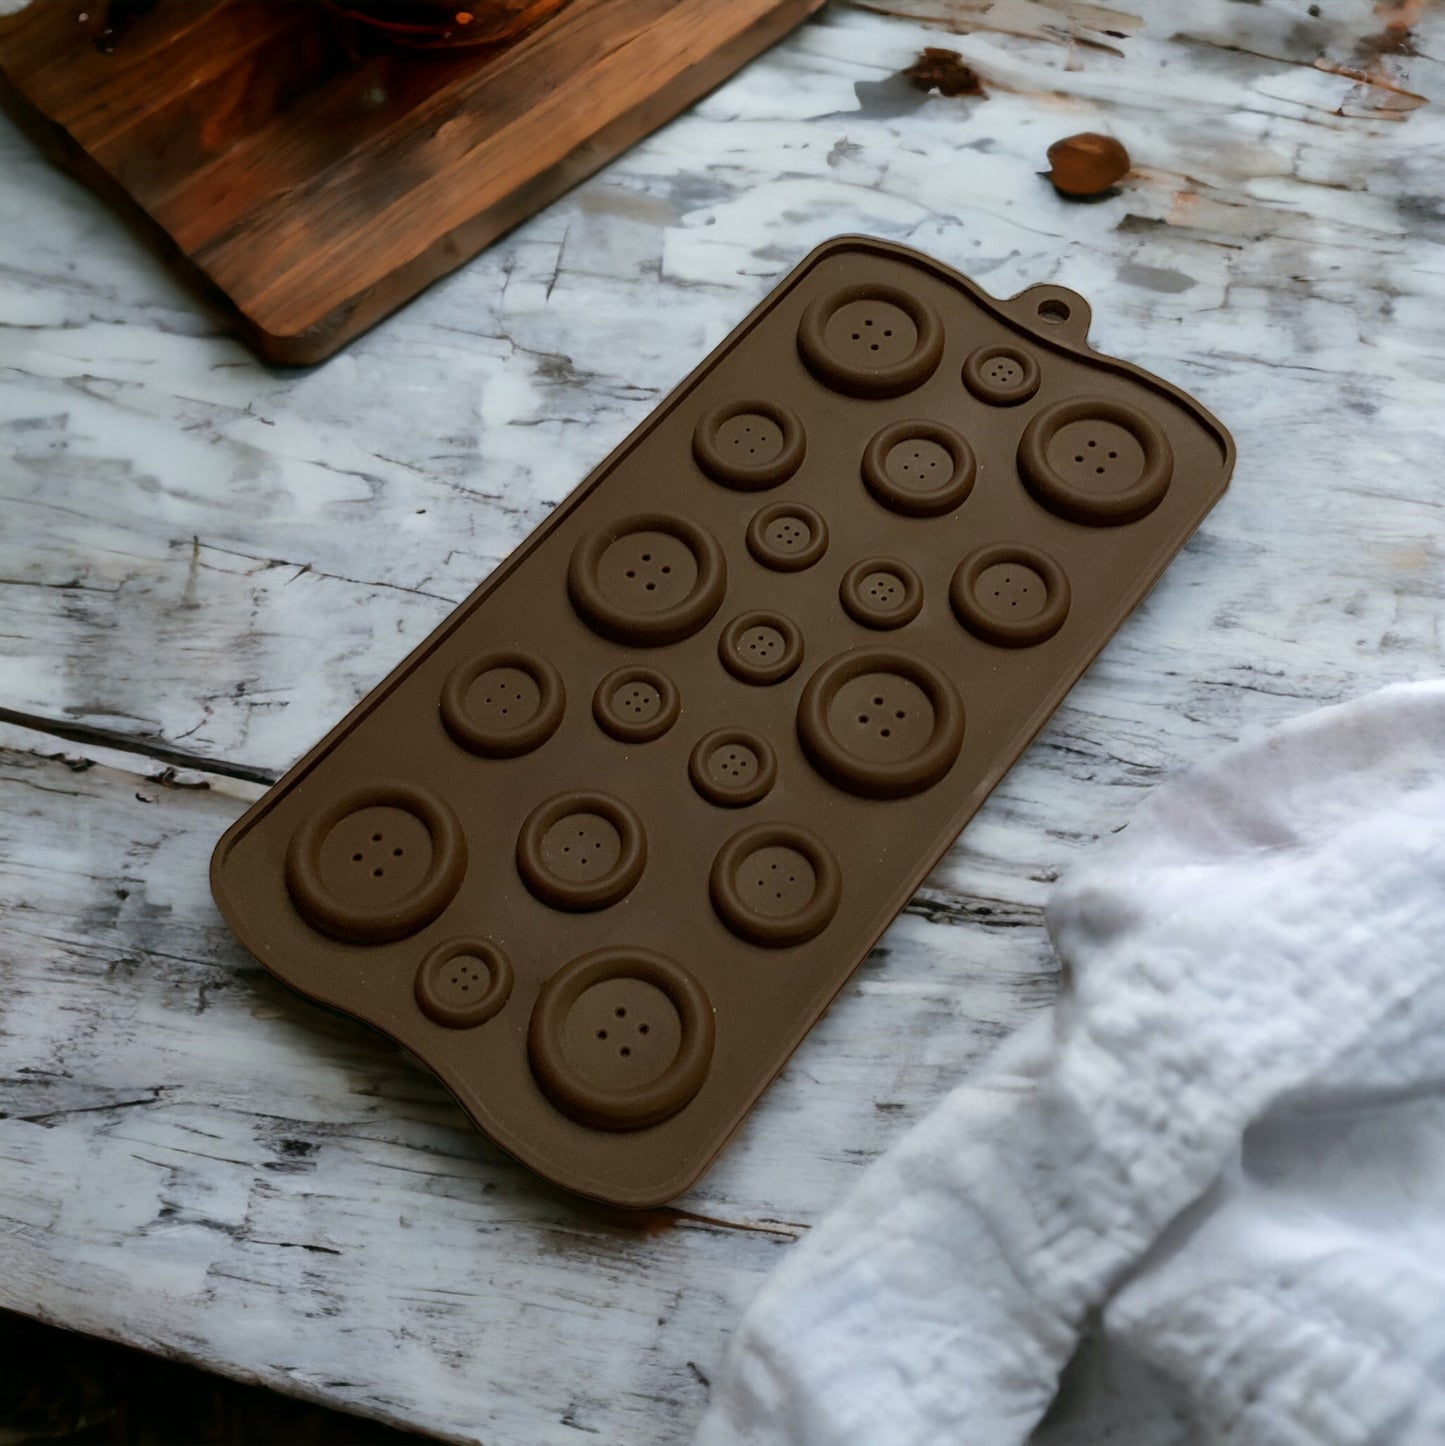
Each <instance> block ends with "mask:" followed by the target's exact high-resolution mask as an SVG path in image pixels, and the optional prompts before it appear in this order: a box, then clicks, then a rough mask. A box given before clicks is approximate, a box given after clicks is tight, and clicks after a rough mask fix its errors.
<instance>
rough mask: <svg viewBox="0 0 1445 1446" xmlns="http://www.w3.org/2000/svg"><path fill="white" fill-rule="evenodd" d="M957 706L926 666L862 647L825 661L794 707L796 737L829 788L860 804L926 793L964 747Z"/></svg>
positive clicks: (948, 685) (948, 688)
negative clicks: (834, 787)
mask: <svg viewBox="0 0 1445 1446" xmlns="http://www.w3.org/2000/svg"><path fill="white" fill-rule="evenodd" d="M963 728H964V714H963V703H962V701H961V700H960V699H959V696H958V693H957V692H956V690H955V689H954V686H953V684H952V683H950V682H949V681H948V679H947V678H946V677H945V676H944V675H943V674H942V673H941V672H939V670H938V669H937V668H935V667H934V666H933V665H932V664H931V663H927V662H925V661H924V660H923V659H922V658H916V657H913V656H912V655H911V654H908V653H900V652H893V651H890V650H887V649H883V648H860V649H857V650H856V651H854V652H850V653H843V654H840V655H839V656H838V657H836V658H832V659H830V660H829V661H828V662H826V663H824V664H823V666H822V667H821V668H819V669H818V671H817V672H816V673H814V674H813V676H812V677H811V678H810V679H809V680H808V684H807V686H806V687H805V688H804V689H803V695H802V697H801V698H800V699H799V701H798V738H799V740H800V742H801V743H802V745H803V751H804V752H805V753H806V754H807V755H808V759H809V761H810V762H811V763H812V764H813V766H814V767H815V768H816V769H817V770H818V771H819V772H820V773H821V774H822V775H823V776H824V777H825V778H827V779H829V780H830V781H831V782H832V783H835V784H837V786H838V787H839V788H842V789H844V790H846V791H847V792H849V793H856V794H860V795H862V796H864V797H866V798H903V797H906V796H908V795H909V794H914V793H921V792H922V791H923V790H924V789H925V788H931V787H932V786H933V785H934V784H935V783H937V782H938V781H939V779H941V778H942V777H943V776H944V774H946V773H947V772H948V770H949V769H950V768H952V767H953V764H954V761H955V759H957V757H958V754H959V749H960V748H962V746H963Z"/></svg>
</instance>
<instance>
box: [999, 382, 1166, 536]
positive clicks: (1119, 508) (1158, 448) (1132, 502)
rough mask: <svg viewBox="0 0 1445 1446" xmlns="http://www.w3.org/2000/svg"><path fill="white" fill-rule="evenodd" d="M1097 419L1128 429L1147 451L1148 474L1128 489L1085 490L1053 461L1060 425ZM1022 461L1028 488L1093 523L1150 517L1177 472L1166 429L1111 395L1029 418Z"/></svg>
mask: <svg viewBox="0 0 1445 1446" xmlns="http://www.w3.org/2000/svg"><path fill="white" fill-rule="evenodd" d="M1095 419H1097V420H1099V421H1104V422H1113V423H1114V424H1115V425H1116V426H1119V427H1123V428H1124V430H1125V431H1126V432H1130V433H1132V434H1133V437H1134V440H1135V441H1136V442H1138V443H1139V446H1140V447H1141V448H1142V449H1143V451H1144V472H1143V475H1142V476H1141V477H1140V478H1139V480H1138V481H1137V482H1135V483H1134V485H1133V486H1132V487H1126V488H1125V489H1124V490H1123V491H1122V492H1109V493H1105V494H1104V495H1102V496H1097V495H1095V494H1093V493H1090V492H1085V491H1083V490H1082V489H1081V488H1078V487H1075V486H1074V485H1073V483H1071V482H1069V481H1067V480H1066V479H1065V478H1064V477H1063V476H1062V475H1061V474H1060V473H1059V472H1058V471H1057V470H1056V469H1055V468H1054V465H1053V464H1052V463H1051V462H1050V461H1049V458H1048V447H1049V443H1050V442H1052V441H1053V439H1054V436H1055V435H1056V434H1057V433H1058V431H1059V430H1060V428H1062V427H1067V426H1068V425H1069V423H1070V422H1083V421H1091V420H1095ZM1018 464H1019V475H1020V476H1022V478H1023V480H1024V486H1026V487H1027V488H1028V490H1029V491H1030V492H1031V493H1032V494H1033V495H1034V497H1035V498H1036V499H1037V500H1038V501H1039V502H1041V503H1043V505H1044V506H1045V507H1047V508H1048V509H1049V511H1050V512H1054V513H1057V514H1058V515H1059V516H1060V517H1066V518H1068V519H1069V521H1070V522H1082V523H1084V524H1086V525H1088V526H1090V527H1118V526H1120V525H1121V524H1123V523H1126V522H1137V521H1138V520H1139V519H1140V518H1141V517H1147V516H1148V515H1149V514H1150V513H1151V512H1152V511H1153V510H1154V509H1155V508H1156V507H1157V506H1158V505H1159V504H1160V502H1161V501H1163V499H1164V494H1165V493H1166V492H1167V491H1168V490H1169V482H1170V479H1171V478H1172V477H1173V475H1174V451H1173V449H1172V448H1171V447H1170V445H1169V439H1168V438H1167V437H1166V436H1165V435H1164V433H1163V431H1162V430H1161V429H1160V428H1159V427H1158V426H1157V425H1155V423H1154V422H1152V421H1151V420H1150V419H1149V418H1148V417H1146V416H1145V415H1144V413H1143V412H1141V411H1139V410H1138V409H1137V408H1136V407H1131V406H1128V405H1127V404H1126V403H1124V402H1115V401H1111V400H1109V399H1108V398H1107V397H1077V398H1074V399H1073V400H1071V401H1066V402H1055V403H1054V405H1053V406H1051V407H1045V408H1044V410H1043V411H1041V412H1040V413H1039V414H1038V416H1036V417H1034V418H1033V420H1032V421H1030V422H1029V424H1028V426H1027V427H1025V428H1024V434H1023V436H1022V437H1020V438H1019V447H1018Z"/></svg>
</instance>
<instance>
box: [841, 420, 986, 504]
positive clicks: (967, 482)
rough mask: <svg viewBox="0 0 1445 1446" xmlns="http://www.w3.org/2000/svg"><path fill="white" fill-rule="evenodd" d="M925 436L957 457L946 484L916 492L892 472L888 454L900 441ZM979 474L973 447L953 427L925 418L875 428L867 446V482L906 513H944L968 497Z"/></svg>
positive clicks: (881, 499) (883, 499) (871, 489)
mask: <svg viewBox="0 0 1445 1446" xmlns="http://www.w3.org/2000/svg"><path fill="white" fill-rule="evenodd" d="M914 437H921V438H923V440H924V441H926V442H936V443H937V444H938V445H939V446H940V447H942V448H943V449H944V451H946V452H947V453H948V455H949V456H950V457H952V458H953V476H952V477H950V478H949V479H948V481H947V482H946V483H944V485H943V486H942V487H939V488H934V489H933V490H932V491H929V492H915V491H913V490H911V489H910V488H907V487H900V486H899V485H898V484H897V483H896V482H895V481H894V480H893V479H892V478H891V477H890V476H889V475H888V454H889V453H890V452H891V451H892V450H893V449H894V448H895V447H896V446H897V445H898V444H899V443H900V442H907V441H910V440H912V439H913V438H914ZM977 476H978V458H977V457H976V456H975V455H974V451H973V448H972V447H970V446H969V445H968V443H967V441H965V440H964V438H963V437H962V436H960V435H959V433H958V432H956V431H955V430H954V429H953V428H952V427H948V426H945V425H944V424H943V423H942V422H932V421H928V420H926V419H924V418H921V417H920V418H916V419H914V420H912V421H904V422H890V423H889V424H888V426H886V427H884V428H883V429H882V431H880V432H875V433H874V434H873V437H872V440H871V441H870V442H869V443H868V445H867V447H865V448H864V449H863V485H864V486H865V487H867V489H868V490H869V492H871V493H872V494H873V497H874V498H875V499H876V500H877V501H879V502H881V503H882V504H883V505H884V506H885V507H886V508H888V510H889V511H890V512H901V513H903V515H904V516H905V517H940V516H942V515H943V513H945V512H952V511H953V510H954V508H956V507H960V506H962V505H963V503H965V502H966V501H967V500H968V497H969V494H970V493H971V492H972V491H973V484H974V481H975V479H976V478H977Z"/></svg>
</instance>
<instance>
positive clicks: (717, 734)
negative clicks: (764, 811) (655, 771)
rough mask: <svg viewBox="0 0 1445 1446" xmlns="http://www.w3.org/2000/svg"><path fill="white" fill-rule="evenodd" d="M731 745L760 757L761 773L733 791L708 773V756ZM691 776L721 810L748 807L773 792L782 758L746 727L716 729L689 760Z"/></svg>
mask: <svg viewBox="0 0 1445 1446" xmlns="http://www.w3.org/2000/svg"><path fill="white" fill-rule="evenodd" d="M730 743H733V744H737V745H739V746H740V747H745V748H748V749H750V750H751V751H752V752H753V753H754V754H755V755H756V756H757V760H758V771H757V774H756V775H755V776H754V777H753V778H751V779H749V780H748V782H747V783H746V784H745V785H743V786H741V787H734V788H729V787H728V786H727V785H726V784H723V783H719V782H718V781H717V780H716V779H714V778H711V777H709V776H708V773H707V760H708V756H709V755H710V754H711V753H713V752H715V751H716V750H717V749H719V748H726V747H727V746H728V744H730ZM687 776H688V777H689V778H690V779H691V780H692V786H693V787H694V788H695V789H696V790H697V791H698V792H699V793H700V794H701V795H702V796H703V797H704V798H705V799H707V801H708V802H709V803H715V804H717V805H718V806H719V807H720V808H746V807H747V806H748V804H750V803H756V802H757V801H758V800H759V799H760V798H763V797H765V796H766V795H767V794H768V793H770V792H771V791H772V787H773V784H774V783H776V782H777V779H778V755H777V754H776V753H774V752H773V745H772V744H771V743H769V742H768V740H767V739H766V738H763V737H760V736H759V735H758V734H756V733H750V732H749V731H748V730H747V729H746V728H714V729H713V731H712V732H711V733H704V734H703V736H702V737H701V738H699V739H698V740H697V742H696V744H694V745H693V750H692V752H691V753H690V754H689V755H688V760H687Z"/></svg>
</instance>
